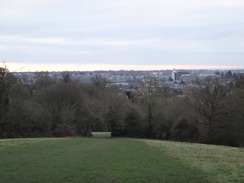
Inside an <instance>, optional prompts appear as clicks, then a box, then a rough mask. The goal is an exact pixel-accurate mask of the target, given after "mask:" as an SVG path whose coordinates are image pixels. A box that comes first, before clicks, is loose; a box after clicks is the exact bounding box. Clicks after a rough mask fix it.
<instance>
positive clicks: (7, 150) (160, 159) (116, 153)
mask: <svg viewBox="0 0 244 183" xmlns="http://www.w3.org/2000/svg"><path fill="white" fill-rule="evenodd" d="M103 135H104V134H103ZM103 135H102V136H103ZM94 136H95V135H94ZM96 137H99V134H96ZM100 137H101V136H100ZM216 154H218V155H216ZM221 159H222V160H221ZM222 165H223V166H222ZM243 173H244V149H243V148H231V147H222V146H219V147H217V146H207V145H199V144H187V143H175V142H164V141H150V140H137V139H121V138H56V139H55V138H40V139H10V140H0V182H1V183H2V182H3V183H17V182H18V183H19V182H25V183H30V182H31V183H33V182H35V183H44V182H45V183H47V182H50V183H56V182H57V183H62V182H70V183H76V182H77V183H78V182H79V183H80V182H85V183H87V182H88V183H89V182H99V183H102V182H106V183H110V182H111V183H112V182H113V183H117V182H118V183H119V182H121V183H122V182H123V183H125V182H126V183H127V182H133V183H134V182H145V183H147V182H149V183H151V182H153V183H154V182H172V183H173V182H181V183H182V182H187V183H190V182H200V183H201V182H243V180H244V177H243Z"/></svg>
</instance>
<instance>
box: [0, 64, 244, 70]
mask: <svg viewBox="0 0 244 183" xmlns="http://www.w3.org/2000/svg"><path fill="white" fill-rule="evenodd" d="M4 64H5V65H7V69H8V70H9V71H10V72H41V71H48V72H61V71H121V70H124V71H150V70H151V71H153V70H173V69H176V70H181V69H182V70H201V69H204V70H205V69H206V70H226V69H230V70H240V69H244V66H231V65H164V64H158V65H156V64H155V65H125V64H34V63H33V64H32V63H31V64H30V63H16V62H13V63H6V62H5V63H4Z"/></svg>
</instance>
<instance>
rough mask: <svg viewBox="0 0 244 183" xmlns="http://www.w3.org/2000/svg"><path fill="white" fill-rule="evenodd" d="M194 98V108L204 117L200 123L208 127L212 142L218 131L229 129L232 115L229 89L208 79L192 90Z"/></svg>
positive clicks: (217, 81)
mask: <svg viewBox="0 0 244 183" xmlns="http://www.w3.org/2000/svg"><path fill="white" fill-rule="evenodd" d="M192 97H193V98H192V106H193V108H194V109H195V110H196V112H197V113H198V114H199V115H200V116H201V117H202V118H201V120H199V122H200V123H201V124H203V125H204V126H205V127H206V129H207V133H208V140H209V141H210V142H211V141H212V140H213V139H214V136H215V133H216V130H218V129H221V128H227V124H226V122H227V121H228V120H227V119H228V116H229V113H230V100H229V99H230V98H229V97H230V91H229V88H228V87H226V86H224V85H223V84H221V83H220V81H219V80H218V79H215V80H212V79H207V80H204V81H202V82H200V83H199V85H198V87H197V88H194V89H193V90H192Z"/></svg>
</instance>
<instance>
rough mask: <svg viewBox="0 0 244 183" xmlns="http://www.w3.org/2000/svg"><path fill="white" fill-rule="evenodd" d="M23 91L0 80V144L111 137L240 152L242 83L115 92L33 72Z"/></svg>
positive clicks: (98, 80) (101, 82) (12, 80)
mask: <svg viewBox="0 0 244 183" xmlns="http://www.w3.org/2000/svg"><path fill="white" fill-rule="evenodd" d="M35 77H36V82H35V83H34V84H33V85H23V84H22V83H21V82H20V81H19V79H18V78H16V77H15V76H13V75H12V74H11V73H8V74H7V75H6V77H5V75H3V73H1V76H0V94H1V95H0V138H19V137H22V138H24V137H54V136H55V137H65V136H91V135H92V134H91V132H92V131H111V134H112V136H114V137H116V136H124V137H134V138H150V139H163V140H174V141H187V142H198V143H210V144H222V145H230V146H244V77H242V76H240V77H237V78H236V81H235V82H234V83H232V84H229V85H226V84H223V83H222V82H221V80H219V79H209V78H207V79H205V80H203V81H200V82H199V83H198V84H197V85H196V86H195V87H189V88H186V89H185V90H184V91H183V92H178V91H176V90H172V89H171V88H170V87H168V86H166V85H162V84H159V82H158V81H157V80H155V79H153V78H152V79H150V80H148V81H147V82H145V83H144V84H143V86H141V88H140V89H139V90H130V91H123V90H120V89H119V88H117V87H115V86H111V85H108V81H107V80H106V79H104V78H102V77H100V76H95V77H93V78H92V79H91V82H90V83H79V82H78V81H75V80H73V79H72V78H71V76H70V75H69V73H66V72H64V73H63V75H62V79H57V78H51V77H49V75H48V73H45V72H39V73H36V76H35Z"/></svg>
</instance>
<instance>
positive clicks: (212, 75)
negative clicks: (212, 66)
mask: <svg viewBox="0 0 244 183" xmlns="http://www.w3.org/2000/svg"><path fill="white" fill-rule="evenodd" d="M217 77H218V76H217V75H216V74H199V75H198V80H203V79H205V78H211V79H214V78H217Z"/></svg>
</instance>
